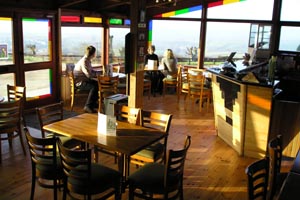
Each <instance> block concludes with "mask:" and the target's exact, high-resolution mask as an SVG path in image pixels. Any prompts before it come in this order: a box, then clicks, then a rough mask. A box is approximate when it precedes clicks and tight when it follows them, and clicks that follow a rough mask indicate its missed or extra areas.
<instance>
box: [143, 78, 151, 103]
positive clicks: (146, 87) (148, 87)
mask: <svg viewBox="0 0 300 200" xmlns="http://www.w3.org/2000/svg"><path fill="white" fill-rule="evenodd" d="M151 85H152V82H151V80H150V79H144V90H143V91H144V92H147V93H148V99H150V96H151Z"/></svg>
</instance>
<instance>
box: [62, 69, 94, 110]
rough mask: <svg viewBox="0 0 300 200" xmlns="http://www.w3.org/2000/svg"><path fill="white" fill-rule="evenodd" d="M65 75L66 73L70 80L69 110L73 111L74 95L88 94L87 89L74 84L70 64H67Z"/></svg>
mask: <svg viewBox="0 0 300 200" xmlns="http://www.w3.org/2000/svg"><path fill="white" fill-rule="evenodd" d="M73 65H74V64H73ZM73 67H74V66H73ZM67 75H68V78H69V82H70V99H71V100H70V108H71V111H73V106H74V101H75V97H77V96H78V97H79V96H87V95H88V94H89V90H80V88H79V87H78V86H77V85H76V80H75V78H74V72H73V68H72V66H68V69H67Z"/></svg>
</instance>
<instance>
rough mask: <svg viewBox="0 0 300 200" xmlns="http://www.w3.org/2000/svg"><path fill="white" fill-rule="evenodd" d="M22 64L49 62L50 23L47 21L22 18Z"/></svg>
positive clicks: (50, 45)
mask: <svg viewBox="0 0 300 200" xmlns="http://www.w3.org/2000/svg"><path fill="white" fill-rule="evenodd" d="M22 25H23V49H24V63H36V62H47V61H51V59H52V58H51V47H52V41H51V22H50V20H49V19H35V18H23V20H22Z"/></svg>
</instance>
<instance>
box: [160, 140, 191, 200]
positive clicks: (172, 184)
mask: <svg viewBox="0 0 300 200" xmlns="http://www.w3.org/2000/svg"><path fill="white" fill-rule="evenodd" d="M190 145H191V136H189V135H188V136H186V139H185V143H184V147H183V149H180V150H169V151H168V153H167V159H166V165H165V172H166V173H165V180H164V187H165V192H166V193H170V192H173V191H176V190H177V194H175V195H176V196H178V195H182V194H183V191H182V187H183V185H182V184H183V183H182V182H183V172H184V163H185V160H186V155H187V152H188V149H189V147H190Z"/></svg>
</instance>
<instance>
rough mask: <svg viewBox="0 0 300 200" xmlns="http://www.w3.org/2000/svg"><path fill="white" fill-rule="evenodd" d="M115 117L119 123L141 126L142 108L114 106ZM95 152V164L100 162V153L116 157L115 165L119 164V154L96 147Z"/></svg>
mask: <svg viewBox="0 0 300 200" xmlns="http://www.w3.org/2000/svg"><path fill="white" fill-rule="evenodd" d="M114 110H115V116H116V118H117V120H118V121H125V122H128V123H131V124H140V123H141V122H140V117H141V109H140V108H133V107H128V106H126V105H119V104H115V105H114ZM94 152H95V162H98V160H99V156H98V152H102V153H106V154H108V155H112V156H114V157H115V163H117V158H118V154H117V152H113V151H109V150H107V149H103V148H100V147H97V146H95V147H94Z"/></svg>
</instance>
